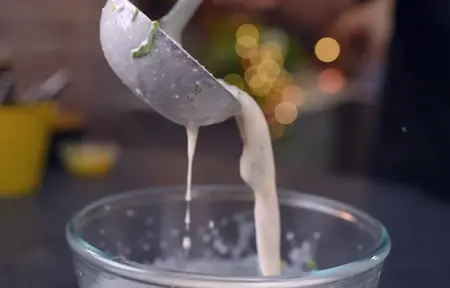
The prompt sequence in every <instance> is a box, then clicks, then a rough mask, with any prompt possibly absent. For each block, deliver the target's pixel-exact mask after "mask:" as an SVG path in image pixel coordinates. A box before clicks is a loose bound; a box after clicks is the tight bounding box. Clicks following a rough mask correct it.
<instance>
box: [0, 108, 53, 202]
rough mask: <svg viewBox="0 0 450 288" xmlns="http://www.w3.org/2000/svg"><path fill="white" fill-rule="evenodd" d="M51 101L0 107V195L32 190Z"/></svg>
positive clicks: (37, 183) (47, 129)
mask: <svg viewBox="0 0 450 288" xmlns="http://www.w3.org/2000/svg"><path fill="white" fill-rule="evenodd" d="M53 112H54V106H53V105H52V104H51V103H44V104H39V105H32V106H31V105H30V106H26V105H20V106H14V105H11V106H3V107H0V197H11V196H21V195H26V194H30V193H32V192H34V191H35V190H36V189H37V188H38V187H39V186H40V184H41V180H42V175H43V172H44V169H45V160H46V158H47V152H48V148H49V140H50V133H51V120H52V115H53Z"/></svg>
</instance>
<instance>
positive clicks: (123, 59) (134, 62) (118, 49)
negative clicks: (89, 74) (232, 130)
mask: <svg viewBox="0 0 450 288" xmlns="http://www.w3.org/2000/svg"><path fill="white" fill-rule="evenodd" d="M201 3H202V0H178V1H177V3H176V4H175V6H174V7H173V8H172V10H171V11H170V12H169V13H168V14H167V15H166V16H165V17H163V18H162V20H161V26H160V27H161V28H158V25H156V24H157V23H156V22H154V21H152V20H151V19H149V18H148V17H147V16H146V15H145V14H144V13H142V12H141V11H139V9H138V8H137V7H136V6H135V5H133V4H132V3H131V2H130V1H128V0H108V2H107V3H106V6H105V7H104V8H103V11H102V16H101V23H100V41H101V45H102V49H103V52H104V55H105V58H106V60H107V61H108V63H109V65H110V66H111V68H112V70H113V71H114V72H115V73H116V74H117V76H118V77H119V78H120V79H121V80H122V81H123V83H124V84H125V85H126V86H128V87H129V88H130V89H131V90H132V91H133V92H134V93H135V94H136V95H137V96H138V97H140V98H141V99H142V100H144V101H145V102H146V103H147V104H148V105H149V106H151V107H152V108H153V109H154V110H156V111H157V112H159V113H160V114H161V115H163V116H164V117H166V118H168V119H169V120H171V121H173V122H175V123H178V124H180V125H184V126H188V125H196V126H206V125H211V124H215V123H219V122H222V121H224V120H226V119H227V118H229V117H231V116H234V115H236V114H237V113H238V112H239V104H238V102H237V101H236V100H235V98H234V97H233V96H232V95H231V94H230V92H229V91H228V90H227V89H225V88H224V87H223V85H222V84H220V83H219V82H218V81H217V79H216V78H214V76H213V75H212V74H211V73H210V72H208V71H207V70H206V69H205V68H204V67H203V66H202V65H200V63H198V62H197V60H195V59H194V58H193V57H192V56H191V55H189V53H187V52H186V51H185V50H184V49H183V48H182V47H181V45H180V44H179V43H180V41H181V35H182V31H183V29H184V27H185V25H186V24H187V23H188V21H189V20H190V18H191V17H192V15H193V14H194V12H195V11H196V9H197V8H198V6H199V5H200V4H201ZM141 52H142V53H141Z"/></svg>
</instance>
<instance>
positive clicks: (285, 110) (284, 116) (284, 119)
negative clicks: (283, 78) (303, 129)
mask: <svg viewBox="0 0 450 288" xmlns="http://www.w3.org/2000/svg"><path fill="white" fill-rule="evenodd" d="M274 115H275V118H276V119H277V121H278V122H279V123H280V124H285V125H288V124H291V123H292V122H294V121H295V119H297V116H298V110H297V105H295V104H293V103H291V102H288V101H282V102H280V103H279V104H278V105H277V107H275V111H274Z"/></svg>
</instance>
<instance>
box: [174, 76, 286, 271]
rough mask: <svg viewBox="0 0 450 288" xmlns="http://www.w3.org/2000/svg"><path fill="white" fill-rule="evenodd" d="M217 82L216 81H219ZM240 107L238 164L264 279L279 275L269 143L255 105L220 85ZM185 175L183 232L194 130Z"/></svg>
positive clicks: (275, 199)
mask: <svg viewBox="0 0 450 288" xmlns="http://www.w3.org/2000/svg"><path fill="white" fill-rule="evenodd" d="M219 81H220V80H219ZM220 82H221V83H222V84H223V85H224V86H225V87H226V88H227V89H228V90H229V91H230V92H231V93H232V94H233V96H234V97H235V98H236V100H237V101H239V103H240V104H241V114H240V115H239V116H237V117H236V121H237V124H238V127H239V131H240V134H241V137H242V141H243V144H244V147H243V152H242V156H241V160H240V173H241V177H242V179H243V180H244V181H245V182H246V183H247V184H248V185H249V186H250V187H251V188H252V190H253V193H254V195H255V211H254V217H255V227H256V246H257V250H258V259H259V264H260V268H261V272H262V274H263V275H265V276H275V275H279V274H280V273H281V257H280V233H281V231H280V212H279V207H278V197H277V190H276V181H275V164H274V159H273V152H272V142H271V138H270V132H269V128H268V125H267V122H266V118H265V117H264V114H263V113H262V111H261V109H260V108H259V106H258V104H257V103H256V102H255V100H253V98H252V97H251V96H250V95H248V94H247V93H245V92H243V91H241V90H240V89H238V88H237V87H234V86H230V85H228V84H226V83H225V82H223V81H220ZM186 131H187V138H188V141H187V142H188V149H187V150H188V172H187V189H186V202H187V210H186V218H185V224H186V229H189V224H190V210H189V208H190V201H191V200H192V195H191V183H192V163H193V157H194V154H195V147H196V144H197V136H198V127H193V126H190V127H187V128H186ZM190 246H191V241H190V239H189V238H188V237H185V238H184V239H183V247H184V249H186V250H189V249H190Z"/></svg>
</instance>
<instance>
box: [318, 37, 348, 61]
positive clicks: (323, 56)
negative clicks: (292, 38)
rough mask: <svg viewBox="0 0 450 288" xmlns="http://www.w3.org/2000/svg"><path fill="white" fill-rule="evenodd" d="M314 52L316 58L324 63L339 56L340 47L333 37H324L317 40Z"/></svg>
mask: <svg viewBox="0 0 450 288" xmlns="http://www.w3.org/2000/svg"><path fill="white" fill-rule="evenodd" d="M314 52H315V54H316V57H317V59H319V60H320V61H322V62H325V63H330V62H333V61H335V60H336V59H337V58H338V57H339V54H340V52H341V48H340V46H339V43H338V42H337V41H336V40H335V39H333V38H331V37H324V38H322V39H320V40H319V41H317V43H316V46H315V48H314Z"/></svg>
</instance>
